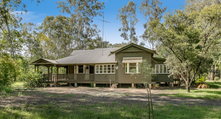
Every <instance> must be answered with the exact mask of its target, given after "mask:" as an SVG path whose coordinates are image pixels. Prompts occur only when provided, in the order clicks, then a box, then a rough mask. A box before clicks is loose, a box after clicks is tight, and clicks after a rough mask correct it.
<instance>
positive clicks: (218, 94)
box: [159, 89, 221, 100]
mask: <svg viewBox="0 0 221 119" xmlns="http://www.w3.org/2000/svg"><path fill="white" fill-rule="evenodd" d="M165 91H166V92H171V93H172V94H159V95H162V96H171V97H184V98H195V99H212V100H221V89H199V90H194V89H191V90H190V93H187V92H186V90H185V89H178V90H165Z"/></svg>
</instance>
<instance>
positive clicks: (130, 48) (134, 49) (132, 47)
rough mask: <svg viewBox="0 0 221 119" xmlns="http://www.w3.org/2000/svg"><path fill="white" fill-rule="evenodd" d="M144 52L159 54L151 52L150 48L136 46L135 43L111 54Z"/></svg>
mask: <svg viewBox="0 0 221 119" xmlns="http://www.w3.org/2000/svg"><path fill="white" fill-rule="evenodd" d="M142 51H146V52H149V53H152V54H157V53H156V51H155V50H150V49H148V48H145V47H143V46H140V45H137V44H134V43H131V44H129V45H126V46H124V47H122V48H120V49H117V50H115V51H113V52H111V54H114V53H115V54H116V53H119V52H142Z"/></svg>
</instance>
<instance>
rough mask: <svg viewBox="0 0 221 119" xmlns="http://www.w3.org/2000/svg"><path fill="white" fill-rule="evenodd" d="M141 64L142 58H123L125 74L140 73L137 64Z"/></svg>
mask: <svg viewBox="0 0 221 119" xmlns="http://www.w3.org/2000/svg"><path fill="white" fill-rule="evenodd" d="M141 62H142V57H123V61H122V63H123V64H124V68H125V73H128V74H130V73H140V68H139V63H141Z"/></svg>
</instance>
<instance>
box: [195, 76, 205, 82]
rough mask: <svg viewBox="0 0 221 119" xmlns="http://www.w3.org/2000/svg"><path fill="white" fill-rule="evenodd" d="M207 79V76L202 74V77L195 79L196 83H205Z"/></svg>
mask: <svg viewBox="0 0 221 119" xmlns="http://www.w3.org/2000/svg"><path fill="white" fill-rule="evenodd" d="M205 81H206V78H205V77H204V76H202V77H201V78H200V79H198V80H197V81H195V83H204V82H205Z"/></svg>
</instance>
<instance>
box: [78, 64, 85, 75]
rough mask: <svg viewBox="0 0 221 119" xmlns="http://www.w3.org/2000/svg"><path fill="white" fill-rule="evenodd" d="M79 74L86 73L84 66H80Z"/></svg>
mask: <svg viewBox="0 0 221 119" xmlns="http://www.w3.org/2000/svg"><path fill="white" fill-rule="evenodd" d="M78 73H84V68H83V65H79V66H78Z"/></svg>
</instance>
